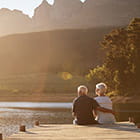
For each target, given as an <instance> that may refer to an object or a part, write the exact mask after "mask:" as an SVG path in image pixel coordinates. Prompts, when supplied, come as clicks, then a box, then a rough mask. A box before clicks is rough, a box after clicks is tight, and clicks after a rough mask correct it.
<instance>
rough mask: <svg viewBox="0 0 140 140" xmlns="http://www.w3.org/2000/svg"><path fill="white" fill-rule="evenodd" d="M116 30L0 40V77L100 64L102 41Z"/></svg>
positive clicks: (81, 69) (82, 69)
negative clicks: (100, 42) (100, 45)
mask: <svg viewBox="0 0 140 140" xmlns="http://www.w3.org/2000/svg"><path fill="white" fill-rule="evenodd" d="M112 28H114V27H102V28H92V29H77V30H56V31H44V32H36V33H27V34H15V35H9V36H6V37H1V38H0V66H1V68H0V74H12V73H30V72H60V71H67V72H72V73H78V74H83V73H86V72H88V70H89V69H90V68H93V67H95V66H96V65H98V64H101V62H102V58H103V52H101V50H100V49H99V41H101V40H102V39H103V36H104V35H105V34H107V33H108V32H109V31H111V30H112Z"/></svg>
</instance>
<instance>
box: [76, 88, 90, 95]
mask: <svg viewBox="0 0 140 140" xmlns="http://www.w3.org/2000/svg"><path fill="white" fill-rule="evenodd" d="M77 91H78V96H82V95H87V93H88V88H87V87H86V86H84V85H81V86H79V87H78V88H77Z"/></svg>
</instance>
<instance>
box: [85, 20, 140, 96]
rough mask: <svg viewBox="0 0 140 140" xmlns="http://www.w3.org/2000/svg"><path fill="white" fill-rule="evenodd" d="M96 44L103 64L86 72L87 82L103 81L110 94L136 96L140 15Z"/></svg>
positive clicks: (138, 93)
mask: <svg viewBox="0 0 140 140" xmlns="http://www.w3.org/2000/svg"><path fill="white" fill-rule="evenodd" d="M100 44H101V45H100V46H101V49H102V50H103V51H104V52H105V59H104V63H103V64H102V65H100V66H97V67H96V68H94V69H91V70H90V71H89V73H88V74H87V75H86V78H87V79H88V80H89V82H90V83H94V84H95V83H97V82H105V83H106V84H107V85H108V87H109V89H108V90H109V92H110V95H115V94H116V95H123V96H132V95H140V92H139V83H140V18H134V19H133V20H132V21H131V22H130V24H129V25H128V26H126V27H123V28H118V29H114V30H113V31H112V32H110V33H109V34H107V35H105V37H104V40H103V41H102V42H101V43H100Z"/></svg>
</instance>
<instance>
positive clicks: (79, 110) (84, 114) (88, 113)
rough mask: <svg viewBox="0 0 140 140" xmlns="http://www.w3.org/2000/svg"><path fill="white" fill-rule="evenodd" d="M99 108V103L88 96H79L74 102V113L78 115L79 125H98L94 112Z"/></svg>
mask: <svg viewBox="0 0 140 140" xmlns="http://www.w3.org/2000/svg"><path fill="white" fill-rule="evenodd" d="M97 106H99V105H98V104H97V102H96V101H95V100H94V99H92V98H90V97H88V96H86V95H83V96H79V97H78V98H76V99H75V100H74V102H73V112H74V113H75V114H76V118H77V123H78V124H94V123H97V122H96V121H95V119H94V116H93V110H94V109H96V108H97Z"/></svg>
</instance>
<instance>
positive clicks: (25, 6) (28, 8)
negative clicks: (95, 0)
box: [0, 0, 85, 17]
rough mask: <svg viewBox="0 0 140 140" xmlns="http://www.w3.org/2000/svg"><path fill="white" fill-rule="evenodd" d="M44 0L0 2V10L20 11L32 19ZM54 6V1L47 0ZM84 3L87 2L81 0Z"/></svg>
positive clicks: (5, 0)
mask: <svg viewBox="0 0 140 140" xmlns="http://www.w3.org/2000/svg"><path fill="white" fill-rule="evenodd" d="M42 1H43V0H0V8H8V9H11V10H13V9H18V10H21V11H23V13H25V14H28V15H29V16H30V17H31V16H32V15H33V13H34V9H35V8H36V7H37V6H38V5H39V4H41V2H42ZM46 1H48V2H49V3H50V4H53V2H54V0H46ZM81 1H82V2H84V1H85V0H81Z"/></svg>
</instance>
